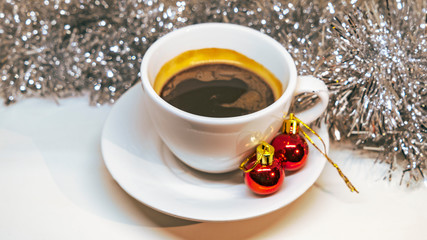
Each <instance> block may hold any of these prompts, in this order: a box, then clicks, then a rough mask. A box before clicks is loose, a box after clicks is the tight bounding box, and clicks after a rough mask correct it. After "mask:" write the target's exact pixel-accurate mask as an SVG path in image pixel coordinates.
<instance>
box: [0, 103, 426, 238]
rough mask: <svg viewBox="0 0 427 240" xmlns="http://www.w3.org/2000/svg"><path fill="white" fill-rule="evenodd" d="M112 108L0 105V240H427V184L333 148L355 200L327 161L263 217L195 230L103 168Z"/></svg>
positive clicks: (339, 147) (340, 147)
mask: <svg viewBox="0 0 427 240" xmlns="http://www.w3.org/2000/svg"><path fill="white" fill-rule="evenodd" d="M111 108H112V106H109V105H105V106H101V107H91V106H89V104H88V98H87V97H76V98H68V99H63V100H60V101H59V104H57V103H55V101H53V100H52V99H26V100H22V101H19V102H18V103H16V104H14V105H12V106H8V107H6V106H4V105H0V239H2V240H8V239H106V240H107V239H249V238H250V239H389V240H390V239H425V237H426V236H427V232H426V229H425V228H426V226H427V225H426V223H427V186H426V185H423V184H422V185H421V187H419V188H416V189H408V188H405V187H402V186H398V185H397V184H393V183H389V182H387V181H383V180H382V178H383V176H384V173H385V172H386V169H387V166H382V165H380V164H373V159H372V158H371V157H369V156H361V155H359V154H357V152H355V151H352V150H350V149H348V148H347V147H345V146H344V145H342V144H338V143H333V144H332V147H331V150H330V156H331V158H332V159H334V160H335V161H336V162H337V163H338V164H339V165H340V167H341V168H342V170H343V171H344V173H345V174H346V175H347V176H348V177H349V179H350V180H351V181H352V182H353V184H354V185H355V186H356V187H357V188H358V190H359V191H360V194H354V193H351V192H350V191H349V190H348V189H347V187H346V186H345V184H344V183H343V182H342V180H341V179H340V177H339V176H338V174H337V173H336V171H335V169H334V168H333V167H331V166H330V165H329V164H327V166H326V168H325V169H324V171H323V173H322V175H321V176H320V178H319V179H318V181H317V182H316V183H315V185H314V186H313V187H311V188H310V189H309V190H308V191H307V192H306V193H305V194H304V195H302V196H301V197H300V198H299V199H297V200H296V201H295V202H293V203H291V204H290V205H288V206H286V207H284V208H282V209H279V210H278V211H275V212H273V213H270V214H267V215H264V216H260V217H256V218H252V219H247V220H242V221H234V222H217V223H198V222H192V221H187V220H181V219H177V218H174V217H171V216H168V215H165V214H162V213H159V212H157V211H155V210H152V209H150V208H149V207H147V206H144V205H143V204H141V203H139V202H137V201H136V200H134V199H133V198H131V197H129V196H128V195H127V194H126V193H125V192H124V191H123V190H122V189H121V188H120V187H119V186H118V185H117V183H115V181H114V180H113V179H112V177H111V175H110V174H109V172H108V171H107V169H106V168H105V165H104V163H103V159H102V155H101V153H100V137H101V130H102V127H103V123H104V121H105V119H106V118H107V116H108V113H109V111H110V109H111ZM399 177H400V176H399V175H398V176H396V178H399ZM253 207H256V206H253Z"/></svg>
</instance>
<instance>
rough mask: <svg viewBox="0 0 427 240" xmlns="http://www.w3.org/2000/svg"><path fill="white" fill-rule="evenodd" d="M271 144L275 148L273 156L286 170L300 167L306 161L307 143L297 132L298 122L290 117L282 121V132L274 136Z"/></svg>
mask: <svg viewBox="0 0 427 240" xmlns="http://www.w3.org/2000/svg"><path fill="white" fill-rule="evenodd" d="M271 145H272V146H273V147H274V148H275V152H274V158H275V160H276V161H279V162H280V163H281V165H282V167H283V168H284V169H285V170H286V171H295V170H298V169H300V168H302V167H303V166H304V165H305V162H306V161H307V156H308V144H307V142H306V140H305V139H304V137H302V136H301V135H300V134H299V123H298V122H297V121H296V120H295V119H293V115H292V114H291V116H290V119H288V120H285V121H284V123H283V128H282V133H281V134H279V135H278V136H276V137H275V138H274V139H273V141H272V142H271Z"/></svg>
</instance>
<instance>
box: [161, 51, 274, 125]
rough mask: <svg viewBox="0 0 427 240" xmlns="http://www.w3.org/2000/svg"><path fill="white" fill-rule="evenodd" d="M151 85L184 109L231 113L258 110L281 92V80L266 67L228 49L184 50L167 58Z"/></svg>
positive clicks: (205, 113)
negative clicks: (169, 58)
mask: <svg viewBox="0 0 427 240" xmlns="http://www.w3.org/2000/svg"><path fill="white" fill-rule="evenodd" d="M153 88H154V90H155V91H156V92H157V94H159V96H160V97H162V98H163V99H164V100H165V101H167V102H169V103H170V104H171V105H173V106H175V107H177V108H179V109H182V110H184V111H186V112H189V113H193V114H196V115H201V116H208V117H234V116H241V115H245V114H249V113H252V112H255V111H258V110H261V109H263V108H265V107H267V106H268V105H270V104H272V103H273V102H274V101H275V100H277V99H278V98H279V97H280V95H281V94H282V84H281V82H280V81H279V80H278V79H277V78H276V76H274V74H272V73H271V72H270V71H269V70H268V69H267V68H265V67H264V66H263V65H261V64H260V63H258V62H256V61H254V60H253V59H251V58H248V57H246V56H245V55H243V54H241V53H239V52H236V51H234V50H230V49H222V48H203V49H195V50H189V51H186V52H183V53H181V54H179V55H177V56H176V57H174V58H172V59H171V60H169V61H168V62H166V63H165V64H164V65H163V66H162V67H161V69H160V70H159V72H158V73H157V75H156V78H155V81H154V83H153Z"/></svg>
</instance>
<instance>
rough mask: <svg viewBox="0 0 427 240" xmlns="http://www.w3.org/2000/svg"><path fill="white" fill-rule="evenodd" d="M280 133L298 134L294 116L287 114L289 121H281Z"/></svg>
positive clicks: (297, 123) (297, 124)
mask: <svg viewBox="0 0 427 240" xmlns="http://www.w3.org/2000/svg"><path fill="white" fill-rule="evenodd" d="M282 132H283V133H285V134H298V132H299V122H298V120H296V119H295V117H294V114H293V113H291V114H289V119H286V120H285V121H283V125H282Z"/></svg>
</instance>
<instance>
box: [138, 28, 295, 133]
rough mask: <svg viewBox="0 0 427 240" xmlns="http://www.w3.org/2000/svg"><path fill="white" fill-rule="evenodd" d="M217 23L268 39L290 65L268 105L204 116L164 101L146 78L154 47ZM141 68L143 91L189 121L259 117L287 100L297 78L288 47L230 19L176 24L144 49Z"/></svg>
mask: <svg viewBox="0 0 427 240" xmlns="http://www.w3.org/2000/svg"><path fill="white" fill-rule="evenodd" d="M218 27H219V28H228V29H230V30H236V31H246V32H250V33H251V34H256V35H258V36H259V37H260V38H262V39H263V40H264V41H266V42H267V43H269V44H271V45H273V46H274V47H276V48H277V49H278V51H279V52H280V53H281V54H282V56H283V58H284V59H285V60H286V61H285V63H284V64H288V65H289V66H288V67H289V70H290V71H289V81H288V86H287V87H286V89H285V91H284V92H283V93H282V95H281V96H280V97H279V98H278V99H277V100H276V101H274V102H273V103H272V104H270V105H269V106H267V107H265V108H263V109H261V110H258V111H256V112H253V113H249V114H245V115H241V116H234V117H207V116H201V115H196V114H193V113H189V112H186V111H184V110H181V109H179V108H177V107H175V106H173V105H171V104H170V103H168V102H166V101H165V100H164V99H163V98H161V97H160V96H159V95H158V94H157V93H156V92H155V91H154V89H153V87H152V85H151V83H150V81H149V77H148V73H147V71H146V69H147V68H148V62H149V59H150V58H151V56H152V55H153V54H154V53H155V51H156V50H157V49H158V48H159V47H160V46H161V44H162V43H163V42H165V41H169V39H171V38H174V37H175V36H176V35H181V34H185V33H188V32H190V31H191V32H192V31H198V30H199V29H200V28H218ZM261 64H262V63H261ZM140 72H141V83H142V88H143V90H144V92H145V94H148V95H149V96H150V97H151V98H152V99H153V100H154V101H155V102H157V103H158V104H159V105H160V106H161V107H162V108H163V109H165V110H167V111H169V112H174V113H175V114H176V115H178V116H179V117H181V118H183V119H186V120H187V121H190V122H197V123H204V124H216V125H230V124H239V123H243V122H247V121H248V120H250V119H254V118H258V117H262V116H264V115H266V114H269V113H270V112H272V111H277V110H281V109H278V108H279V106H282V105H283V104H284V103H285V102H286V101H288V100H289V99H290V98H291V97H292V96H293V92H294V91H295V88H296V79H297V73H296V66H295V63H294V60H293V59H292V57H291V55H290V54H289V53H288V51H287V50H286V49H285V48H284V47H283V45H281V44H280V43H279V42H278V41H276V40H275V39H273V38H272V37H270V36H268V35H266V34H264V33H261V32H260V31H257V30H255V29H252V28H249V27H246V26H242V25H237V24H232V23H199V24H193V25H188V26H185V27H182V28H179V29H176V30H173V31H172V32H169V33H167V34H166V35H164V36H162V37H160V38H159V39H157V40H156V41H155V42H154V43H153V44H151V46H150V47H149V48H148V49H147V51H146V52H145V54H144V56H143V59H142V62H141V67H140Z"/></svg>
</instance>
